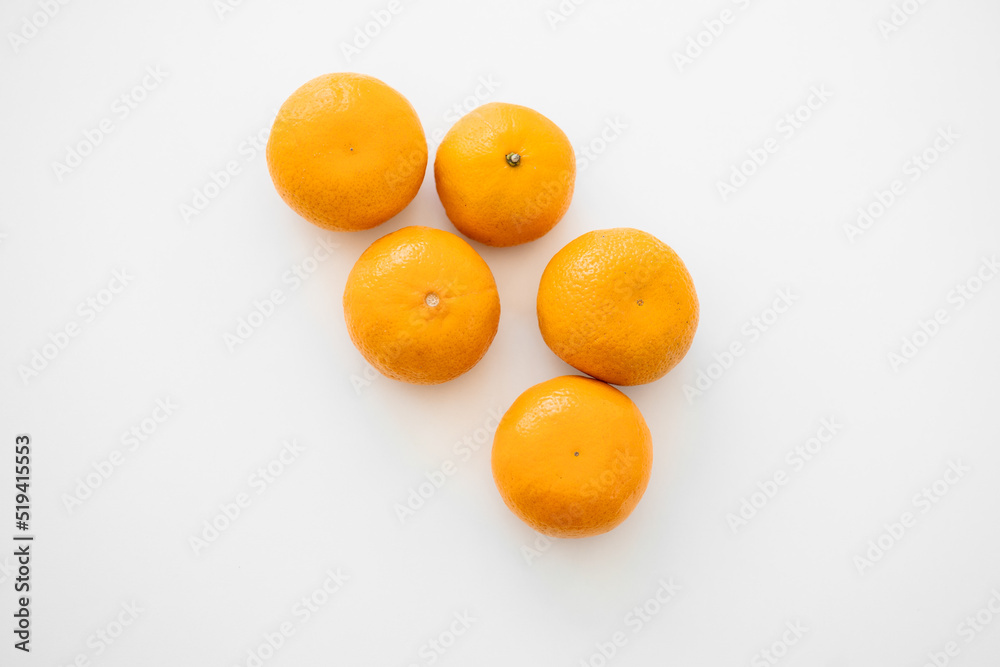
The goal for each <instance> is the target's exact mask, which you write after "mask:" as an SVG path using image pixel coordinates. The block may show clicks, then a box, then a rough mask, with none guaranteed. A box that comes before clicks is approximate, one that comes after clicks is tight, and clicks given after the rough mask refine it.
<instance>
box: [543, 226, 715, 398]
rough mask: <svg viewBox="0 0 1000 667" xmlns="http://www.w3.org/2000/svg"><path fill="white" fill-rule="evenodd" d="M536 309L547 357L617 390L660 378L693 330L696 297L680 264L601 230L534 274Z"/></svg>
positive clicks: (651, 241) (647, 238) (626, 233)
mask: <svg viewBox="0 0 1000 667" xmlns="http://www.w3.org/2000/svg"><path fill="white" fill-rule="evenodd" d="M537 310H538V327H539V329H541V332H542V338H544V339H545V343H546V344H547V345H548V346H549V347H550V348H551V349H552V351H553V352H555V353H556V354H557V355H558V356H559V357H560V358H562V360H563V361H565V362H566V363H568V364H569V365H570V366H573V367H574V368H576V369H577V370H580V371H583V372H584V373H586V374H588V375H591V376H593V377H595V378H597V379H599V380H604V381H605V382H610V383H612V384H618V385H634V384H644V383H646V382H652V381H653V380H656V379H658V378H661V377H663V376H664V375H665V374H666V373H667V371H669V370H670V369H671V368H673V367H674V366H676V365H677V364H678V363H679V362H680V360H681V359H682V358H683V357H684V355H685V354H686V353H687V351H688V349H689V348H690V347H691V341H692V340H693V339H694V333H695V330H696V329H697V328H698V296H697V294H695V290H694V282H693V281H692V280H691V275H690V274H689V273H688V270H687V268H686V267H685V266H684V262H682V261H681V258H680V257H678V256H677V253H675V252H674V251H673V250H672V249H671V248H670V246H668V245H667V244H665V243H663V242H662V241H660V240H659V239H657V238H656V237H655V236H653V235H652V234H648V233H646V232H643V231H640V230H638V229H628V228H618V229H602V230H598V231H593V232H588V233H586V234H584V235H583V236H580V237H578V238H576V239H574V240H573V241H570V242H569V243H568V244H567V245H566V246H565V247H564V248H563V249H562V250H560V251H559V252H557V253H556V254H555V256H554V257H553V258H552V260H551V261H550V262H549V264H548V266H546V267H545V271H544V272H543V273H542V280H541V283H540V284H539V286H538V301H537Z"/></svg>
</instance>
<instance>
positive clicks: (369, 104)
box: [267, 73, 427, 231]
mask: <svg viewBox="0 0 1000 667" xmlns="http://www.w3.org/2000/svg"><path fill="white" fill-rule="evenodd" d="M267 166H268V169H269V170H270V172H271V180H272V181H274V187H275V188H276V189H277V190H278V194H279V195H281V198H282V199H284V200H285V203H287V204H288V205H289V206H291V207H292V209H293V210H294V211H295V212H296V213H298V214H299V215H301V216H302V217H303V218H305V219H306V220H308V221H309V222H311V223H313V224H315V225H318V226H320V227H323V228H325V229H332V230H336V231H355V230H359V229H370V228H372V227H375V226H376V225H380V224H382V223H383V222H385V221H386V220H388V219H389V218H391V217H393V216H394V215H396V214H397V213H399V212H400V211H402V210H403V209H404V208H406V205H407V204H409V203H410V202H411V201H412V200H413V198H414V197H415V196H416V195H417V191H418V190H419V189H420V184H421V183H422V182H423V180H424V172H426V170H427V140H426V139H425V138H424V130H423V127H422V126H421V125H420V119H419V118H417V112H416V111H414V109H413V106H411V105H410V103H409V102H408V101H407V100H406V98H405V97H403V96H402V95H400V94H399V93H398V92H396V91H395V90H393V89H392V88H390V87H389V86H387V85H386V84H384V83H382V82H381V81H379V80H378V79H375V78H372V77H370V76H364V75H362V74H350V73H338V74H326V75H324V76H319V77H316V78H315V79H313V80H312V81H309V82H308V83H306V84H305V85H303V86H302V87H301V88H299V89H298V90H296V91H295V92H294V93H292V95H291V97H289V98H288V99H287V100H285V103H284V104H282V105H281V109H280V110H279V111H278V116H277V117H276V118H275V119H274V125H273V126H272V127H271V134H270V136H269V137H268V140H267Z"/></svg>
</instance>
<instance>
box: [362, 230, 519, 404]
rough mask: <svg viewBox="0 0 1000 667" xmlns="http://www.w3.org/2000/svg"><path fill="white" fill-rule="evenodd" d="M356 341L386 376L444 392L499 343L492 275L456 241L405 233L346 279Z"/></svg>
mask: <svg viewBox="0 0 1000 667" xmlns="http://www.w3.org/2000/svg"><path fill="white" fill-rule="evenodd" d="M344 320H345V321H346V323H347V331H348V333H349V334H350V336H351V340H352V341H353V342H354V345H355V346H356V347H357V348H358V350H359V351H360V352H361V354H362V355H363V356H364V357H365V359H366V360H367V361H368V363H370V364H371V365H372V366H373V367H375V368H376V369H377V370H378V371H380V372H381V373H382V374H383V375H386V376H388V377H391V378H394V379H396V380H403V381H404V382H412V383H415V384H439V383H441V382H447V381H448V380H451V379H453V378H456V377H458V376H459V375H461V374H462V373H465V372H466V371H468V370H469V369H470V368H472V367H473V366H475V365H476V364H477V363H478V362H479V360H480V359H482V357H483V355H484V354H486V350H487V349H488V348H489V346H490V343H491V342H492V341H493V337H494V336H495V335H496V332H497V326H498V324H499V322H500V298H499V296H498V295H497V286H496V282H494V280H493V274H492V273H491V272H490V267H489V266H487V265H486V262H485V261H483V258H482V257H480V256H479V254H478V253H477V252H476V251H475V250H473V249H472V246H470V245H469V244H468V243H466V242H465V241H463V240H462V239H461V238H459V237H458V236H456V235H454V234H452V233H450V232H445V231H442V230H440V229H431V228H429V227H404V228H403V229H400V230H399V231H396V232H393V233H391V234H388V235H387V236H383V237H382V238H380V239H379V240H377V241H375V242H374V243H372V244H371V246H369V248H368V249H367V250H365V251H364V253H362V255H361V257H360V258H359V259H358V261H357V263H356V264H355V265H354V268H352V269H351V272H350V274H349V275H348V276H347V287H346V288H345V289H344Z"/></svg>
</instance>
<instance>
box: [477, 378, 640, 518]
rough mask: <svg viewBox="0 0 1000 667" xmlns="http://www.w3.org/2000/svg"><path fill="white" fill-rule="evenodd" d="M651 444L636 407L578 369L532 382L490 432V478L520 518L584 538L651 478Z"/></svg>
mask: <svg viewBox="0 0 1000 667" xmlns="http://www.w3.org/2000/svg"><path fill="white" fill-rule="evenodd" d="M652 463H653V447H652V439H651V437H650V433H649V428H648V427H647V426H646V421H645V420H644V419H643V417H642V414H641V413H640V412H639V408H638V407H636V405H635V403H633V402H632V401H631V399H629V397H628V396H626V395H625V394H623V393H622V392H621V391H619V390H618V389H615V388H614V387H612V386H610V385H608V384H605V383H604V382H600V381H598V380H594V379H592V378H585V377H581V376H578V375H564V376H562V377H557V378H554V379H552V380H548V381H546V382H542V383H541V384H537V385H535V386H534V387H531V388H530V389H528V390H527V391H525V392H524V393H523V394H521V395H520V396H518V397H517V399H516V400H515V401H514V404H513V405H511V407H510V409H509V410H507V412H506V414H504V416H503V418H502V419H501V420H500V425H499V427H497V432H496V435H495V436H494V439H493V453H492V466H493V479H494V481H495V482H496V486H497V489H498V490H499V491H500V496H501V497H502V498H503V501H504V503H506V505H507V507H508V508H510V510H511V511H512V512H514V514H516V515H517V516H518V517H520V518H521V520H522V521H524V522H525V523H527V524H528V525H529V526H531V527H532V528H534V529H535V530H537V531H538V532H540V533H543V534H545V535H549V536H551V537H588V536H591V535H599V534H601V533H605V532H607V531H609V530H611V529H612V528H614V527H615V526H617V525H619V524H620V523H621V522H622V521H624V520H625V519H626V518H627V517H628V516H629V514H631V512H632V510H633V509H635V506H636V505H637V504H638V502H639V500H640V499H641V498H642V495H643V493H644V492H645V490H646V485H647V484H648V483H649V476H650V471H651V470H652Z"/></svg>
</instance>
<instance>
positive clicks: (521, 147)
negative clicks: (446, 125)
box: [434, 102, 576, 246]
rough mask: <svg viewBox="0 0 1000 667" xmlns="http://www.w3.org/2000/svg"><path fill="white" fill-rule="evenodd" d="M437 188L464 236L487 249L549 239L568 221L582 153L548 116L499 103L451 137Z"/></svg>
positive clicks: (441, 154) (438, 162) (475, 113)
mask: <svg viewBox="0 0 1000 667" xmlns="http://www.w3.org/2000/svg"><path fill="white" fill-rule="evenodd" d="M434 182H435V184H436V186H437V192H438V196H439V197H440V198H441V203H442V204H443V205H444V210H445V213H446V214H447V215H448V218H449V219H450V220H451V221H452V223H453V224H454V225H455V227H456V228H457V229H458V231H460V232H462V233H463V234H465V235H466V236H468V237H469V238H470V239H474V240H476V241H479V242H480V243H484V244H486V245H490V246H512V245H517V244H519V243H526V242H528V241H533V240H535V239H537V238H538V237H540V236H542V235H544V234H546V233H547V232H548V231H549V230H550V229H552V227H554V226H555V224H556V223H557V222H559V220H561V219H562V217H563V215H565V213H566V210H567V209H568V208H569V204H570V201H571V200H572V199H573V188H574V187H575V183H576V155H575V153H574V152H573V146H572V145H570V142H569V139H568V138H567V137H566V134H565V133H564V132H563V131H562V130H561V129H559V127H558V126H557V125H556V124H555V123H553V122H552V121H551V120H549V119H548V118H546V117H545V116H543V115H542V114H540V113H538V112H537V111H535V110H533V109H529V108H527V107H522V106H518V105H516V104H505V103H501V102H492V103H490V104H484V105H483V106H481V107H478V108H476V109H474V110H472V111H471V112H469V113H468V114H466V115H465V116H463V117H462V118H461V119H460V120H459V121H458V122H457V123H455V125H454V126H453V127H452V128H451V129H450V130H449V131H448V134H446V135H445V137H444V139H443V140H442V141H441V145H440V147H438V151H437V156H436V157H435V158H434Z"/></svg>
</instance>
